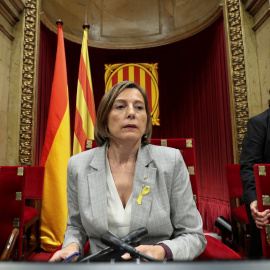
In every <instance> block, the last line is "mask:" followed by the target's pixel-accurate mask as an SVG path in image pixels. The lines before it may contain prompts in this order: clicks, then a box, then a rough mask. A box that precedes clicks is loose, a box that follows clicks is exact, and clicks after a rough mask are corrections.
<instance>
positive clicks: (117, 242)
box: [100, 232, 138, 256]
mask: <svg viewBox="0 0 270 270" xmlns="http://www.w3.org/2000/svg"><path fill="white" fill-rule="evenodd" d="M100 240H101V242H102V243H103V244H105V245H107V246H109V247H111V248H113V249H118V250H124V251H126V252H128V253H130V255H131V256H132V255H136V254H138V251H137V250H136V249H135V248H134V247H132V246H130V245H128V244H126V243H125V242H124V241H122V240H121V239H119V238H118V237H116V236H114V235H113V234H111V233H110V232H106V233H103V234H102V235H101V238H100Z"/></svg>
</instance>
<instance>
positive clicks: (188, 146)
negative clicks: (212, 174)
mask: <svg viewBox="0 0 270 270" xmlns="http://www.w3.org/2000/svg"><path fill="white" fill-rule="evenodd" d="M151 144H154V145H161V146H167V147H172V148H176V149H179V151H180V152H181V154H182V156H183V158H184V161H185V163H186V166H187V168H188V171H189V175H190V181H191V186H192V192H193V196H194V200H195V202H196V203H197V206H198V188H197V174H196V160H195V143H194V140H193V139H192V138H187V139H151ZM95 147H97V144H96V143H95V141H93V140H86V141H85V150H89V149H91V148H95Z"/></svg>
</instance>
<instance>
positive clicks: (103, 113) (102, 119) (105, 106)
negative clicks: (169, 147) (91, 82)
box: [94, 81, 152, 146]
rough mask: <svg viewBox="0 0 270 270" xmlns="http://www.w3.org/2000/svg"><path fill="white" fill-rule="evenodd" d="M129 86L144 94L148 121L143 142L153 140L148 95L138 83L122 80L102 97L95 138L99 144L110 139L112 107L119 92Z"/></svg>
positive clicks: (146, 142)
mask: <svg viewBox="0 0 270 270" xmlns="http://www.w3.org/2000/svg"><path fill="white" fill-rule="evenodd" d="M127 88H136V89H138V90H139V91H140V93H141V94H142V96H143V99H144V103H145V109H146V114H147V123H146V129H145V134H144V135H143V137H142V144H144V145H145V144H148V143H150V140H151V135H152V118H151V112H150V109H149V105H148V97H147V94H146V92H145V91H144V90H143V89H142V88H141V87H140V86H139V85H137V84H136V83H134V82H130V81H122V82H119V83H117V84H116V85H114V86H113V87H112V88H111V89H109V90H108V91H107V92H106V93H105V94H104V96H103V97H102V99H101V101H100V104H99V107H98V111H97V119H96V124H95V135H94V139H95V142H96V143H97V145H98V146H102V145H103V144H104V143H106V142H108V141H110V133H109V130H108V115H109V113H110V111H111V109H112V106H113V103H114V101H115V99H116V98H117V97H118V96H119V94H120V93H121V92H122V91H123V90H125V89H127Z"/></svg>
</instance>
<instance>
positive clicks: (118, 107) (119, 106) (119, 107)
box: [116, 105, 124, 110]
mask: <svg viewBox="0 0 270 270" xmlns="http://www.w3.org/2000/svg"><path fill="white" fill-rule="evenodd" d="M123 108H124V106H123V105H117V106H116V109H118V110H121V109H123Z"/></svg>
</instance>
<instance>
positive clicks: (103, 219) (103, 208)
mask: <svg viewBox="0 0 270 270" xmlns="http://www.w3.org/2000/svg"><path fill="white" fill-rule="evenodd" d="M96 151H97V152H96V153H95V156H94V158H93V160H92V162H91V164H90V166H91V171H90V173H89V174H88V176H87V177H88V183H89V192H90V201H91V210H92V214H93V220H94V226H95V228H96V230H97V232H98V233H104V232H105V231H107V230H108V216H107V180H106V172H105V154H106V146H105V145H104V146H102V147H99V148H97V150H96Z"/></svg>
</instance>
